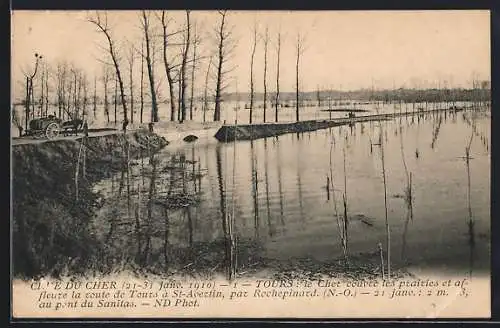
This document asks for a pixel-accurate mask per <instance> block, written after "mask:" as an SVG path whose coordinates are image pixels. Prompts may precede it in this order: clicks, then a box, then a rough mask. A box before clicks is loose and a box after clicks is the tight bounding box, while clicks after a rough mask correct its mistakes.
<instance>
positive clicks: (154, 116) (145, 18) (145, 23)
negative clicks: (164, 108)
mask: <svg viewBox="0 0 500 328" xmlns="http://www.w3.org/2000/svg"><path fill="white" fill-rule="evenodd" d="M142 28H143V31H144V40H145V42H146V65H147V68H148V76H149V87H150V91H151V106H152V108H151V122H158V105H157V101H156V88H155V79H154V72H153V64H152V60H151V58H152V56H151V55H152V54H151V39H150V30H149V14H146V11H145V10H143V11H142Z"/></svg>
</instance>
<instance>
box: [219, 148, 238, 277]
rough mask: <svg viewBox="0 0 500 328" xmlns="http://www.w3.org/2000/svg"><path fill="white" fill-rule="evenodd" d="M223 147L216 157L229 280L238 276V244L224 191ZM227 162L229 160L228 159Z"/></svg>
mask: <svg viewBox="0 0 500 328" xmlns="http://www.w3.org/2000/svg"><path fill="white" fill-rule="evenodd" d="M221 147H222V146H221V145H217V147H216V148H215V156H216V162H217V178H218V184H219V199H220V217H221V221H222V231H223V233H224V254H225V260H224V262H225V268H226V269H227V277H228V279H229V280H231V279H233V278H234V277H235V276H236V271H237V267H236V250H235V248H236V242H235V238H234V234H233V233H234V231H233V225H234V218H233V217H232V216H229V215H228V213H227V207H226V206H227V205H226V193H225V189H224V186H225V184H224V173H223V170H222V156H221ZM226 160H227V159H226Z"/></svg>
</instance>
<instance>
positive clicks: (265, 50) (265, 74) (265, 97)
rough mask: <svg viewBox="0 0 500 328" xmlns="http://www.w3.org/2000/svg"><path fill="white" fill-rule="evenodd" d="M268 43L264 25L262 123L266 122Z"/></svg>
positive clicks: (267, 33)
mask: <svg viewBox="0 0 500 328" xmlns="http://www.w3.org/2000/svg"><path fill="white" fill-rule="evenodd" d="M268 43H269V27H268V26H266V31H265V33H264V123H265V122H266V110H267V47H268Z"/></svg>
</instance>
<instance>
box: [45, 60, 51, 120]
mask: <svg viewBox="0 0 500 328" xmlns="http://www.w3.org/2000/svg"><path fill="white" fill-rule="evenodd" d="M44 66H45V116H47V115H48V113H49V76H50V70H49V66H48V64H45V65H44Z"/></svg>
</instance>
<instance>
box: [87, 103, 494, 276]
mask: <svg viewBox="0 0 500 328" xmlns="http://www.w3.org/2000/svg"><path fill="white" fill-rule="evenodd" d="M489 113H490V112H489V111H486V112H479V113H477V112H476V113H474V114H473V113H472V112H470V111H465V112H458V113H449V112H448V113H444V112H442V113H433V114H425V115H420V116H408V117H402V118H397V119H394V120H392V121H383V122H366V123H358V124H355V125H353V126H352V127H349V126H342V127H334V128H330V129H325V130H318V131H314V132H309V133H302V134H286V135H282V136H279V137H273V138H267V139H259V140H254V141H237V142H231V143H218V142H217V141H216V140H215V139H213V140H205V141H203V140H201V141H200V140H199V141H198V142H195V143H192V144H187V143H186V145H185V146H183V147H177V148H170V147H169V146H167V147H166V148H165V149H164V150H162V151H161V152H160V153H157V154H155V155H152V156H149V157H148V156H146V157H145V158H143V159H141V160H135V161H134V162H133V163H131V164H130V165H129V169H128V170H127V172H128V174H127V173H126V172H118V173H117V174H116V175H115V176H114V177H113V178H111V179H106V180H103V181H101V182H99V183H98V184H97V185H95V190H96V191H97V192H99V193H100V195H101V204H102V207H101V208H100V209H99V210H98V211H97V214H96V217H95V219H94V223H95V225H96V226H97V227H99V232H100V237H101V238H103V240H106V241H107V242H108V243H109V245H110V246H109V247H110V248H112V249H115V252H116V254H120V255H119V256H120V257H121V260H124V259H127V258H135V259H138V258H140V259H141V260H140V261H138V263H142V264H139V265H142V266H148V265H153V266H157V267H162V266H163V265H164V266H165V267H166V266H168V264H172V265H173V264H174V263H176V264H177V266H178V267H181V268H182V267H189V266H190V265H193V263H198V264H199V263H201V264H200V265H201V266H210V268H209V269H213V270H217V268H216V267H217V264H214V263H217V261H218V260H219V258H220V257H223V256H224V254H225V253H224V243H223V240H224V237H225V236H227V235H228V234H231V236H236V240H238V242H237V246H236V247H237V248H238V250H237V252H238V256H239V259H238V263H239V264H236V271H238V270H243V268H242V267H243V266H246V267H249V266H251V265H252V263H253V261H256V259H257V258H265V259H271V260H274V261H278V262H279V261H290V260H292V261H293V259H308V260H312V261H317V262H322V261H331V260H334V259H338V258H341V257H342V256H343V249H342V242H341V237H340V233H339V226H338V223H337V216H336V213H338V215H339V216H340V215H342V214H343V212H344V205H343V196H345V199H346V204H347V206H346V207H347V213H348V217H349V218H350V219H349V225H348V233H347V234H348V242H347V249H348V251H347V252H348V254H349V255H356V254H361V253H376V254H378V253H377V252H378V245H379V243H381V244H382V245H383V248H384V249H385V248H386V246H387V227H386V221H385V213H386V212H385V206H384V204H385V201H384V174H383V169H385V180H386V195H387V219H388V224H389V230H390V250H391V252H390V253H391V263H394V264H398V265H401V266H418V267H420V268H425V269H430V270H435V271H436V272H441V271H452V272H454V273H457V274H460V273H462V272H463V273H465V272H471V271H475V272H476V271H480V272H489V263H490V151H489V150H490V116H489ZM323 115H324V114H323ZM326 115H328V113H326ZM471 135H473V138H472V142H471V145H470V160H469V161H468V162H469V165H467V161H466V147H467V146H468V143H469V141H470V138H471ZM380 136H381V137H380ZM380 139H382V144H381V145H380ZM382 152H383V160H382ZM403 158H404V162H403ZM344 163H345V164H344ZM405 165H406V170H405ZM125 168H126V165H125ZM407 173H408V175H407ZM410 175H411V190H412V192H411V193H412V201H411V212H412V215H410V214H409V213H410V207H409V206H408V201H407V198H406V199H405V197H404V194H405V187H406V184H407V182H406V181H408V178H409V176H410ZM327 176H328V178H327ZM327 179H328V180H330V184H329V187H327ZM469 181H470V183H469ZM332 185H333V190H332V188H331V186H332ZM468 195H470V197H469V196H468ZM469 213H470V214H469ZM224 218H229V219H227V220H224ZM231 222H232V224H231ZM226 254H227V253H226ZM117 256H118V255H117ZM117 261H118V260H117ZM220 261H223V259H222V258H221V259H220ZM212 266H213V268H212Z"/></svg>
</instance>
